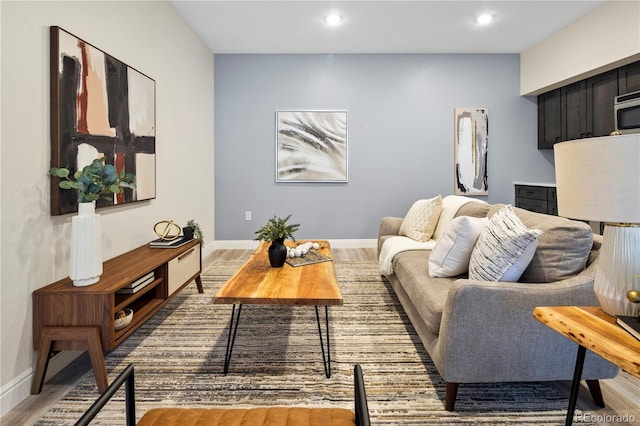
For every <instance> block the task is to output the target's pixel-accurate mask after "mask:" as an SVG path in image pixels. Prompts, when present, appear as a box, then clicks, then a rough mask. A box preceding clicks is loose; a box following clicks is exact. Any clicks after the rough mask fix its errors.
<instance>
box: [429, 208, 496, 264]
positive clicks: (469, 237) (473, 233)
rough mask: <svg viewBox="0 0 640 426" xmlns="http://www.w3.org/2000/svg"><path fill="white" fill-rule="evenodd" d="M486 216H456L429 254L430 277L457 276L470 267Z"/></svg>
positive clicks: (485, 222) (485, 223) (485, 224)
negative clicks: (472, 254)
mask: <svg viewBox="0 0 640 426" xmlns="http://www.w3.org/2000/svg"><path fill="white" fill-rule="evenodd" d="M488 222H489V219H487V218H486V217H483V218H480V217H470V216H458V217H456V218H454V219H453V220H452V221H451V222H449V224H448V225H447V227H446V228H445V229H444V233H443V234H442V236H441V237H440V239H438V242H437V243H436V246H435V247H434V248H433V250H431V255H430V256H429V276H430V277H455V276H458V275H461V274H464V273H465V272H467V270H468V269H469V259H470V258H471V253H472V252H473V248H474V247H475V245H476V241H477V240H478V237H479V236H480V233H481V232H482V230H483V229H484V228H485V226H487V223H488Z"/></svg>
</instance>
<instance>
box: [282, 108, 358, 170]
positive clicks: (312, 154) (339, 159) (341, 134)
mask: <svg viewBox="0 0 640 426" xmlns="http://www.w3.org/2000/svg"><path fill="white" fill-rule="evenodd" d="M276 182H348V173H347V111H322V110H307V111H292V110H289V111H281V110H279V111H276Z"/></svg>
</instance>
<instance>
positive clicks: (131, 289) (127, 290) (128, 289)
mask: <svg viewBox="0 0 640 426" xmlns="http://www.w3.org/2000/svg"><path fill="white" fill-rule="evenodd" d="M148 275H149V274H147V275H145V277H147V278H146V279H145V280H143V281H139V280H136V281H134V283H136V285H134V286H132V284H133V283H132V284H127V285H126V286H124V287H122V288H121V289H120V290H118V291H116V293H118V294H134V293H137V292H139V291H140V290H142V289H143V288H145V287H146V286H148V285H149V284H151V283H152V282H153V281H154V280H155V278H156V277H155V275H154V274H153V272H152V273H151V276H148Z"/></svg>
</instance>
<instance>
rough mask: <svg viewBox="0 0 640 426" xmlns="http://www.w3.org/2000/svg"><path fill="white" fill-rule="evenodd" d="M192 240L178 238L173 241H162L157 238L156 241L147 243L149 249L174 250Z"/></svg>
mask: <svg viewBox="0 0 640 426" xmlns="http://www.w3.org/2000/svg"><path fill="white" fill-rule="evenodd" d="M192 239H193V238H185V237H183V236H180V237H178V238H176V239H175V240H163V239H162V238H158V239H157V240H153V241H150V242H149V247H151V248H176V247H180V246H181V245H183V244H187V243H188V242H189V241H191V240H192Z"/></svg>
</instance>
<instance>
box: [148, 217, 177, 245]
mask: <svg viewBox="0 0 640 426" xmlns="http://www.w3.org/2000/svg"><path fill="white" fill-rule="evenodd" d="M153 232H155V233H156V235H157V236H158V237H159V238H160V239H161V240H163V241H172V240H175V239H176V238H178V237H179V236H180V232H182V229H180V227H179V226H178V225H177V224H176V223H175V222H174V221H173V220H161V221H160V222H158V223H156V224H155V225H153Z"/></svg>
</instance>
